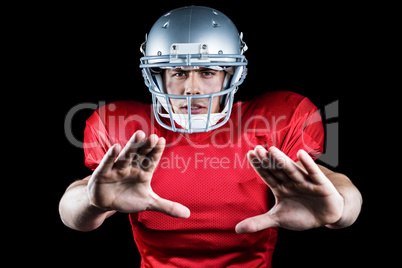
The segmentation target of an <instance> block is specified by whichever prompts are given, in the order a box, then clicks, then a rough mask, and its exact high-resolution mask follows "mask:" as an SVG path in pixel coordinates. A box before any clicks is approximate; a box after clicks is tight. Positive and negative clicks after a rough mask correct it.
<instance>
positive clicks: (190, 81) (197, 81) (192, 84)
mask: <svg viewBox="0 0 402 268" xmlns="http://www.w3.org/2000/svg"><path fill="white" fill-rule="evenodd" d="M201 88H202V86H201V78H200V77H199V75H198V73H197V72H194V71H193V72H190V73H189V74H188V77H187V79H186V82H185V84H184V94H185V95H199V94H202V90H201Z"/></svg>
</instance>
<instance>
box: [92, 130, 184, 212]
mask: <svg viewBox="0 0 402 268" xmlns="http://www.w3.org/2000/svg"><path fill="white" fill-rule="evenodd" d="M165 144H166V141H165V139H164V138H160V137H158V136H157V135H155V134H152V135H150V136H149V137H145V133H144V132H143V131H141V130H139V131H137V132H135V133H134V134H133V136H132V137H131V138H130V140H129V141H128V142H127V144H126V146H125V147H124V148H123V150H121V151H120V148H121V147H120V145H119V144H115V145H113V146H112V147H111V148H110V149H109V150H108V152H107V153H106V154H105V156H104V157H103V159H102V161H101V163H100V164H99V166H98V167H97V168H96V169H95V171H94V172H93V174H92V176H91V178H90V179H89V181H88V186H87V189H88V194H89V200H90V202H91V204H92V205H94V206H96V207H98V208H100V209H103V210H114V211H119V212H123V213H135V212H140V211H145V210H152V211H159V212H162V213H164V214H167V215H169V216H173V217H180V218H188V217H189V216H190V210H189V209H188V208H187V207H185V206H183V205H181V204H179V203H176V202H172V201H169V200H166V199H163V198H161V197H159V196H158V195H157V194H156V193H155V192H154V191H153V190H152V188H151V179H152V175H153V172H154V170H155V167H156V166H157V164H158V162H159V160H160V158H161V156H162V153H163V150H164V148H165ZM119 153H120V154H119ZM116 157H117V158H116Z"/></svg>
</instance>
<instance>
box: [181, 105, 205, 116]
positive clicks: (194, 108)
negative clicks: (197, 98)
mask: <svg viewBox="0 0 402 268" xmlns="http://www.w3.org/2000/svg"><path fill="white" fill-rule="evenodd" d="M205 110H206V108H205V107H204V106H202V105H200V104H191V114H202V113H206V112H205ZM181 111H182V112H183V113H184V114H187V113H188V106H187V105H184V106H183V107H181Z"/></svg>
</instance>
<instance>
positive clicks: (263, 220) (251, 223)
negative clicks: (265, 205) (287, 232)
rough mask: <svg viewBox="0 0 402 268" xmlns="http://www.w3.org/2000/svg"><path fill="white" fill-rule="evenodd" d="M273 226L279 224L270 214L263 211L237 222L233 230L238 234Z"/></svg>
mask: <svg viewBox="0 0 402 268" xmlns="http://www.w3.org/2000/svg"><path fill="white" fill-rule="evenodd" d="M273 227H279V225H278V224H277V222H276V221H275V220H274V219H273V217H272V215H269V214H268V213H265V214H261V215H258V216H254V217H251V218H247V219H245V220H243V221H241V222H239V223H238V224H237V225H236V228H235V230H236V233H238V234H247V233H255V232H258V231H261V230H264V229H267V228H273Z"/></svg>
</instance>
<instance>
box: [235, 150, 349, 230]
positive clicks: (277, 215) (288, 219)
mask: <svg viewBox="0 0 402 268" xmlns="http://www.w3.org/2000/svg"><path fill="white" fill-rule="evenodd" d="M298 157H299V160H300V163H301V165H303V167H304V168H305V170H304V169H302V168H301V167H300V166H299V165H298V164H296V163H295V162H294V161H292V160H291V159H290V158H289V157H287V156H286V155H285V154H284V153H282V152H281V151H280V150H279V149H277V148H275V147H271V148H269V150H268V151H267V150H265V149H264V148H263V147H261V146H257V147H256V148H255V150H254V151H250V152H249V154H248V158H249V161H250V162H251V163H252V166H253V167H254V169H255V170H256V172H257V173H258V174H259V175H260V177H261V178H262V179H263V180H264V181H265V182H266V183H267V184H268V186H269V187H270V188H271V190H272V192H273V194H274V196H275V201H276V202H275V205H274V207H272V209H270V210H269V211H268V212H267V213H265V214H262V215H258V216H255V217H251V218H248V219H245V220H243V221H242V222H240V223H238V225H237V226H236V231H237V232H238V233H249V232H256V231H259V230H263V229H266V228H270V227H282V228H286V229H291V230H306V229H311V228H315V227H319V226H323V225H327V224H332V223H334V222H336V221H337V220H339V218H340V217H341V215H342V212H343V207H344V204H343V198H342V196H341V195H340V194H339V192H338V191H337V190H336V188H335V186H334V185H333V184H332V183H331V181H330V180H329V179H328V178H327V177H326V176H325V175H324V174H323V172H322V171H321V170H320V168H319V167H318V165H317V164H316V163H315V162H314V161H313V159H311V157H310V156H309V155H308V154H307V153H306V152H305V151H303V150H300V151H299V153H298Z"/></svg>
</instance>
